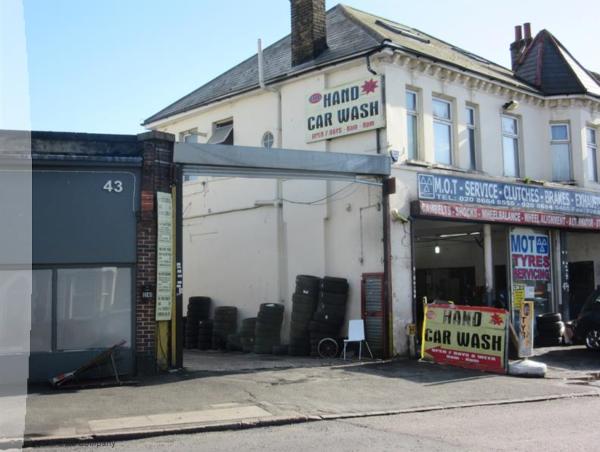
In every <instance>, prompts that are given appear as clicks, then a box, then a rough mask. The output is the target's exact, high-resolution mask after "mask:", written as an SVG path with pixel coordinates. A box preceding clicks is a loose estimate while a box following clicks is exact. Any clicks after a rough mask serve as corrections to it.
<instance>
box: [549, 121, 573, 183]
mask: <svg viewBox="0 0 600 452" xmlns="http://www.w3.org/2000/svg"><path fill="white" fill-rule="evenodd" d="M550 149H551V153H552V180H554V181H555V182H566V181H570V180H571V179H572V175H571V174H572V173H571V139H570V134H569V124H567V123H560V124H551V125H550Z"/></svg>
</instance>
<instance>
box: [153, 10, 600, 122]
mask: <svg viewBox="0 0 600 452" xmlns="http://www.w3.org/2000/svg"><path fill="white" fill-rule="evenodd" d="M536 39H537V38H536ZM386 42H388V43H391V44H393V45H394V46H396V47H399V48H401V49H402V50H404V51H406V52H408V53H412V54H414V55H420V56H424V57H426V58H429V59H431V60H434V61H439V62H443V63H445V64H448V65H452V66H455V67H458V68H460V69H462V70H466V71H469V72H473V73H476V74H478V75H480V76H483V77H487V78H490V79H494V80H498V81H501V82H504V83H507V84H509V85H512V86H515V87H517V88H520V89H524V90H528V91H531V92H538V93H540V94H541V92H540V86H539V85H536V84H534V83H533V82H532V81H531V80H532V79H531V77H525V76H522V75H520V74H517V75H519V76H517V77H516V76H515V74H514V73H513V72H512V71H511V70H510V69H508V68H505V67H503V66H500V65H498V64H496V63H494V62H492V61H489V60H487V59H485V58H482V57H480V56H478V55H475V54H473V53H471V52H468V51H466V50H463V49H461V48H459V47H456V46H454V45H452V44H449V43H447V42H445V41H442V40H440V39H437V38H435V37H433V36H431V35H428V34H426V33H423V32H422V31H420V30H417V29H415V28H411V27H407V26H405V25H402V24H399V23H397V22H393V21H391V20H388V19H384V18H381V17H378V16H375V15H372V14H369V13H365V12H363V11H359V10H357V9H354V8H350V7H348V6H345V5H337V6H335V7H333V8H332V9H330V10H329V11H327V44H328V48H327V49H326V50H325V51H324V52H323V53H321V54H320V55H319V56H318V57H317V58H316V59H314V60H312V61H308V62H306V63H304V64H302V65H299V66H294V67H292V65H291V37H290V35H288V36H286V37H285V38H283V39H281V40H279V41H277V42H275V43H274V44H272V45H270V46H269V47H267V48H266V49H264V51H263V60H264V77H265V82H266V83H267V84H269V83H274V82H277V81H280V80H284V79H286V78H289V77H292V76H294V75H297V74H299V73H301V72H305V71H309V70H311V69H315V68H318V67H321V66H324V65H327V64H330V63H333V62H335V61H340V60H344V59H351V58H356V57H359V56H361V55H364V54H366V53H368V52H370V51H372V50H375V49H377V48H379V47H380V46H381V45H382V44H384V43H386ZM561 47H562V46H561ZM563 49H564V48H563ZM561 52H562V51H561ZM564 53H566V54H567V55H568V56H569V57H570V58H571V59H572V60H573V61H574V62H575V65H577V66H579V67H581V66H580V65H579V63H577V62H576V60H574V59H573V58H572V57H571V56H570V54H568V52H566V49H564ZM564 58H567V57H564ZM581 70H582V71H583V72H584V73H585V74H587V75H588V77H589V78H590V80H591V81H592V82H593V83H595V84H597V83H596V81H595V80H594V79H593V78H592V76H590V75H589V73H588V72H587V71H585V69H583V68H582V67H581ZM581 78H585V76H584V75H581ZM533 80H535V79H533ZM587 83H588V85H589V81H587ZM258 86H259V84H258V58H257V55H253V56H252V57H250V58H248V59H247V60H245V61H243V62H241V63H240V64H238V65H237V66H234V67H233V68H231V69H230V70H228V71H227V72H224V73H223V74H221V75H219V76H218V77H216V78H215V79H213V80H211V81H210V82H208V83H206V84H205V85H203V86H201V87H200V88H198V89H196V90H195V91H192V92H191V93H189V94H187V95H186V96H184V97H182V98H181V99H179V100H177V101H176V102H174V103H173V104H171V105H169V106H167V107H166V108H164V109H162V110H161V111H159V112H157V113H155V114H154V115H152V116H150V117H149V118H147V119H146V120H145V121H144V123H143V124H144V125H147V124H150V123H152V122H155V121H158V120H161V119H165V118H168V117H170V116H173V115H176V114H180V113H184V112H186V111H189V110H192V109H195V108H198V107H201V106H204V105H208V104H210V103H212V102H216V101H218V100H221V99H225V98H228V97H231V96H234V95H237V94H241V93H243V92H246V91H250V90H252V89H256V88H258ZM541 91H543V89H542V90H541ZM588 91H589V92H590V93H591V92H592V91H591V90H588Z"/></svg>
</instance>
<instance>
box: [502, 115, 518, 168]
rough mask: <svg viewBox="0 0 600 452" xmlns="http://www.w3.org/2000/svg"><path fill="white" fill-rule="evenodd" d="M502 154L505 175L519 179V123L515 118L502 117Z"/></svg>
mask: <svg viewBox="0 0 600 452" xmlns="http://www.w3.org/2000/svg"><path fill="white" fill-rule="evenodd" d="M502 153H503V160H504V175H505V176H508V177H519V121H518V119H517V118H515V117H514V116H507V115H503V116H502Z"/></svg>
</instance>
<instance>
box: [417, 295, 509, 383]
mask: <svg viewBox="0 0 600 452" xmlns="http://www.w3.org/2000/svg"><path fill="white" fill-rule="evenodd" d="M507 328H508V326H507V312H506V311H505V310H504V309H496V308H489V307H475V306H457V305H436V304H428V305H425V313H424V323H423V338H422V346H421V359H423V360H428V361H433V362H436V363H439V364H450V365H453V366H458V367H466V368H470V369H480V370H485V371H488V372H498V373H505V372H506V361H505V350H506V348H505V347H506V335H507Z"/></svg>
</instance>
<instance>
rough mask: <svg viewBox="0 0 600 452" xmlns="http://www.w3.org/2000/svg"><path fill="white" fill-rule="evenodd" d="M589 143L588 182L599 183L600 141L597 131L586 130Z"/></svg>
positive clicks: (589, 128)
mask: <svg viewBox="0 0 600 452" xmlns="http://www.w3.org/2000/svg"><path fill="white" fill-rule="evenodd" d="M585 135H586V143H587V168H588V171H587V173H588V180H590V181H592V182H598V141H597V138H596V129H592V128H591V127H588V128H587V129H585Z"/></svg>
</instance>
